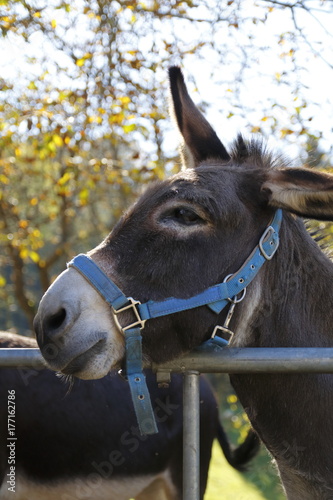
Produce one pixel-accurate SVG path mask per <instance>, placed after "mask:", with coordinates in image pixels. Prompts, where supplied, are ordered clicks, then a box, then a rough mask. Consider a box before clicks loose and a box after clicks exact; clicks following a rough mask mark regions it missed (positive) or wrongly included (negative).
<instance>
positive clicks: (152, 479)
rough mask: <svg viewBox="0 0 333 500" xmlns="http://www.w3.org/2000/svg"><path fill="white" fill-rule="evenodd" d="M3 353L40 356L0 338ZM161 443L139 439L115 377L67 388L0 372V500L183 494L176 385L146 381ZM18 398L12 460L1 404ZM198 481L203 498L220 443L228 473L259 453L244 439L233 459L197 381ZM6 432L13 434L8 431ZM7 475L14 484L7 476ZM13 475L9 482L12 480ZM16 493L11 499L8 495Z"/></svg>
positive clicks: (18, 372)
mask: <svg viewBox="0 0 333 500" xmlns="http://www.w3.org/2000/svg"><path fill="white" fill-rule="evenodd" d="M0 347H1V348H12V347H20V348H24V347H25V348H27V347H37V344H36V341H35V340H34V339H30V338H27V337H21V336H19V335H15V334H10V333H5V332H0ZM146 376H147V381H148V385H149V389H150V392H151V395H152V399H153V401H154V408H155V412H156V417H157V420H158V422H159V433H158V434H157V435H155V436H149V437H148V436H141V435H140V433H139V432H138V427H137V424H136V420H135V416H134V415H133V408H132V403H131V399H130V394H129V389H128V384H127V383H126V381H125V380H124V379H123V378H121V377H119V376H118V375H116V374H115V373H114V372H112V373H111V376H110V375H108V376H106V377H104V378H102V379H100V380H95V381H89V380H88V381H77V382H75V383H74V384H73V387H72V389H71V391H70V393H69V394H66V392H67V387H66V385H65V384H64V383H63V381H62V380H60V379H59V377H56V375H55V374H54V373H52V372H51V371H50V370H47V369H42V370H33V369H21V368H19V369H17V368H15V369H14V368H2V369H1V370H0V402H1V405H0V498H1V499H2V500H5V499H7V498H8V499H10V498H15V500H39V499H41V500H87V499H93V500H128V499H129V498H132V497H133V496H135V498H136V499H137V500H162V499H163V500H169V499H173V498H181V489H182V398H181V394H182V377H181V376H180V375H176V376H173V377H172V381H171V384H170V387H169V388H168V389H167V388H158V387H157V384H156V381H154V374H153V373H151V372H147V373H146ZM9 391H10V394H11V393H12V391H15V399H14V406H13V407H14V409H15V416H13V421H14V424H13V425H14V426H15V437H16V440H15V442H14V441H13V443H14V444H15V447H16V453H15V450H14V449H13V453H12V454H11V455H9V451H10V450H9V448H8V446H7V445H8V443H10V442H11V441H10V439H9V440H8V439H7V437H8V407H7V400H8V401H12V399H8V394H9ZM200 403H201V404H200V418H201V421H202V431H201V436H200V437H201V449H202V453H201V456H200V471H201V478H200V479H201V497H202V498H203V495H204V492H205V489H206V484H207V477H208V468H209V462H210V457H211V448H212V443H213V440H214V438H217V439H218V441H219V443H220V445H221V447H222V449H223V451H224V454H225V456H226V458H227V460H228V461H229V463H230V464H231V465H232V466H233V467H235V468H236V469H238V470H243V468H244V465H245V463H247V462H248V460H250V458H252V456H253V455H254V454H255V453H256V451H257V450H258V446H259V441H258V439H257V437H256V435H255V434H253V433H250V434H249V435H248V437H247V438H246V439H245V441H244V443H242V444H241V445H240V446H239V447H238V448H236V449H235V450H231V448H230V446H229V442H228V439H227V437H226V435H225V433H224V430H223V428H222V426H221V424H220V422H219V418H218V409H217V403H216V400H215V397H214V395H213V392H212V389H211V387H210V385H209V383H208V381H207V380H206V379H205V378H203V377H201V379H200ZM11 428H12V427H11ZM11 466H12V467H14V470H15V474H14V477H12V476H11V474H10V472H11V469H10V467H11ZM12 475H13V474H12ZM14 491H15V493H14Z"/></svg>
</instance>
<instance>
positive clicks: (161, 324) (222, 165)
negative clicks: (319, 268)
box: [35, 67, 333, 378]
mask: <svg viewBox="0 0 333 500" xmlns="http://www.w3.org/2000/svg"><path fill="white" fill-rule="evenodd" d="M170 86H171V95H172V102H173V108H174V114H175V117H176V121H177V124H178V128H179V130H180V132H181V135H182V137H183V141H184V146H183V149H182V157H183V162H184V166H185V167H186V168H185V169H184V170H183V171H182V172H181V173H179V174H177V175H175V176H173V177H171V178H169V179H167V180H165V181H163V182H158V183H156V184H154V185H152V186H151V187H149V188H148V189H147V191H146V192H145V194H144V195H143V196H142V197H141V198H140V199H139V200H138V201H137V202H136V204H135V205H133V206H132V207H131V208H130V209H129V211H128V212H127V213H126V214H125V215H124V216H123V217H122V218H121V220H120V221H119V222H118V224H117V225H116V227H115V228H114V229H113V231H112V232H111V233H110V235H109V236H108V237H107V238H106V239H105V240H104V241H103V242H102V243H101V244H100V245H99V246H98V247H96V248H95V249H93V250H91V251H90V252H89V256H90V258H91V259H92V260H93V261H94V262H95V263H96V264H97V265H98V266H99V267H100V268H101V269H102V270H103V271H104V273H105V274H106V275H107V276H109V277H110V278H111V279H112V280H113V281H114V283H116V284H117V285H118V287H119V288H120V289H121V290H122V291H123V292H124V293H125V294H126V295H127V296H130V297H133V298H135V299H136V300H139V301H141V302H145V301H147V300H149V299H151V300H155V301H160V300H163V299H165V298H167V297H178V298H188V297H191V296H193V295H195V294H197V293H200V292H201V291H203V290H204V289H206V288H207V287H209V286H211V285H214V284H216V283H220V282H221V281H223V279H224V278H225V277H226V276H227V275H229V274H232V273H235V272H236V271H237V270H238V269H239V267H240V266H241V265H242V264H243V262H244V261H245V259H246V258H247V257H248V256H249V254H250V253H251V251H252V250H253V248H254V247H255V246H256V245H257V244H258V241H259V239H260V237H261V235H262V233H263V231H264V230H265V228H266V227H267V225H268V224H269V222H270V220H271V219H272V216H273V214H274V212H275V208H276V207H280V208H283V209H285V210H287V211H290V212H293V213H296V214H300V215H304V216H309V217H317V218H322V219H325V218H330V217H331V216H332V208H331V207H330V205H331V200H332V199H333V178H332V177H329V176H328V175H324V174H319V173H314V172H312V171H308V170H305V169H289V168H287V166H286V164H285V163H284V162H283V160H282V158H281V157H274V156H273V155H271V154H270V153H268V152H267V150H266V149H265V147H264V146H263V145H262V143H261V142H260V141H254V140H252V141H250V142H248V143H246V142H245V141H244V140H243V138H242V137H241V136H239V137H238V138H237V140H236V141H235V143H234V145H233V146H232V148H231V150H230V152H229V153H228V152H227V150H226V148H225V147H224V146H223V144H222V143H221V141H220V140H219V138H218V137H217V135H216V133H215V132H214V130H213V129H212V127H211V126H210V125H209V123H208V122H207V121H206V119H205V118H204V117H203V116H202V114H201V113H200V111H199V110H198V109H197V107H196V106H195V105H194V103H193V102H192V100H191V98H190V97H189V95H188V92H187V89H186V86H185V83H184V79H183V76H182V73H181V71H180V69H179V68H177V67H173V68H171V69H170ZM284 224H286V222H285V221H284ZM270 265H271V263H269V264H267V266H270ZM260 273H261V271H260ZM260 273H259V275H258V277H257V278H256V279H255V280H254V282H253V283H252V284H251V286H250V287H249V291H248V296H247V298H246V300H244V301H243V303H242V305H241V306H242V307H241V308H240V309H239V312H238V313H237V314H236V315H235V318H234V325H233V329H234V330H235V331H236V332H237V331H238V330H241V329H242V328H243V326H242V319H243V320H244V319H249V318H250V317H251V315H252V314H253V311H254V309H255V307H257V306H258V293H259V292H258V287H259V283H260ZM123 314H124V315H125V316H126V313H123ZM224 316H225V312H222V313H221V317H217V316H216V314H215V313H214V312H212V311H211V310H210V309H209V308H208V307H206V306H201V307H198V308H196V309H192V310H190V311H183V312H178V313H174V314H171V315H169V316H164V317H161V318H156V319H152V320H149V321H147V323H146V325H145V328H144V329H143V331H142V337H143V353H144V356H145V357H146V359H147V360H149V359H150V360H153V361H155V362H162V361H166V360H168V359H171V358H173V357H175V356H178V355H180V354H182V353H184V352H186V351H189V350H190V349H192V348H193V347H194V346H196V345H198V344H200V343H201V342H202V341H203V340H205V339H207V338H209V336H210V335H211V332H212V330H213V328H214V327H215V325H216V324H221V321H222V322H223V319H224ZM35 330H36V334H37V340H38V343H39V346H40V348H41V350H42V353H43V355H44V357H45V358H46V360H47V361H48V363H49V365H50V366H51V367H52V368H53V369H56V370H60V371H62V372H63V373H65V374H74V375H76V376H78V377H81V378H98V377H102V376H104V375H105V374H106V373H107V372H108V371H109V370H110V368H113V367H115V366H117V365H119V364H120V363H121V361H122V359H123V356H124V339H123V335H122V333H121V332H120V331H119V329H118V328H117V326H116V324H115V321H114V318H113V314H112V311H111V308H110V307H109V306H108V305H107V303H106V302H105V301H104V299H103V298H102V297H101V296H100V295H99V293H98V292H97V291H96V290H95V289H94V288H92V287H91V286H90V284H89V283H88V282H87V281H86V280H85V279H84V277H83V276H81V274H80V273H79V272H77V270H75V269H73V268H69V269H67V270H66V271H64V272H63V273H62V274H61V275H60V276H59V277H58V278H57V280H56V281H55V282H54V283H53V285H52V286H51V287H50V288H49V290H48V291H47V292H46V294H45V295H44V297H43V298H42V300H41V302H40V306H39V310H38V313H37V316H36V318H35ZM237 342H238V344H240V345H242V343H243V344H244V342H245V340H244V339H243V337H242V332H241V331H240V332H239V336H237Z"/></svg>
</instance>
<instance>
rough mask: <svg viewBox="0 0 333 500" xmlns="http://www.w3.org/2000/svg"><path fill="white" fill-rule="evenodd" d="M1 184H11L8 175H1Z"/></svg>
mask: <svg viewBox="0 0 333 500" xmlns="http://www.w3.org/2000/svg"><path fill="white" fill-rule="evenodd" d="M0 184H9V179H8V177H7V176H6V175H4V174H0Z"/></svg>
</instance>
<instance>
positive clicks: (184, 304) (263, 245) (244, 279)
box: [68, 209, 282, 434]
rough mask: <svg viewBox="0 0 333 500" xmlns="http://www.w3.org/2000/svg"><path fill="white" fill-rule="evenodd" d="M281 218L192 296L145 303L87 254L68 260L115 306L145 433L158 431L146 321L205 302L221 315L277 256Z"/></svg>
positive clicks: (139, 417)
mask: <svg viewBox="0 0 333 500" xmlns="http://www.w3.org/2000/svg"><path fill="white" fill-rule="evenodd" d="M281 221H282V210H281V209H278V210H277V211H276V212H275V215H274V218H273V219H272V221H271V223H270V225H269V226H268V227H267V228H266V229H265V231H264V233H263V235H262V236H261V238H260V241H259V244H258V245H257V246H256V247H255V249H254V250H253V252H252V253H251V255H250V256H249V257H248V259H247V260H246V261H245V262H244V264H243V265H242V267H241V268H240V269H239V270H238V271H237V272H236V273H235V274H233V275H232V277H231V278H230V279H227V280H225V281H224V282H223V283H219V284H217V285H214V286H212V287H209V288H207V289H206V290H204V291H203V292H201V293H199V294H197V295H194V296H193V297H190V298H188V299H179V298H175V297H170V298H168V299H165V300H163V301H154V300H149V301H148V302H145V303H144V304H141V303H140V302H139V301H136V300H134V299H132V298H131V297H126V295H124V294H123V292H122V291H121V290H120V289H119V288H118V287H117V285H116V284H115V283H114V282H113V281H112V280H110V279H109V278H108V277H107V276H106V275H105V274H104V272H103V271H102V270H101V269H100V268H99V267H98V266H97V264H95V262H94V261H93V260H92V259H90V258H89V257H87V256H86V255H83V254H80V255H77V256H76V257H74V259H73V260H72V261H71V262H69V263H68V267H74V268H75V269H76V270H77V271H79V272H80V273H81V274H82V276H83V277H84V278H85V279H86V280H87V281H88V282H89V283H90V284H91V285H92V286H93V287H94V288H95V289H96V290H97V291H98V292H99V293H100V294H101V296H102V297H103V298H104V300H105V301H106V302H107V303H108V304H109V305H110V306H111V307H112V311H113V314H114V319H115V322H116V324H117V326H118V328H119V330H120V331H122V332H123V334H124V336H125V349H126V353H125V358H126V374H127V377H128V381H129V385H130V390H131V395H132V400H133V403H134V409H135V412H136V416H137V420H138V423H139V428H140V432H141V433H142V434H154V433H156V432H157V426H156V422H155V417H154V413H153V410H152V406H151V401H150V396H149V391H148V388H147V385H146V380H145V376H144V374H143V371H142V347H141V342H142V337H141V330H142V329H143V328H144V326H145V323H146V321H147V320H149V319H152V318H158V317H161V316H166V315H169V314H173V313H176V312H180V311H185V310H189V309H194V308H196V307H200V306H205V305H206V306H208V307H209V308H210V309H211V310H212V311H213V312H214V313H216V314H219V313H220V312H221V311H222V310H223V309H224V308H225V307H226V306H227V305H228V304H229V303H230V299H232V298H233V297H236V296H237V295H238V294H239V293H240V292H242V291H243V290H245V289H246V287H247V286H248V284H249V283H251V281H252V280H253V279H254V277H255V276H256V275H257V273H258V271H259V269H260V268H261V267H262V266H263V264H264V263H265V262H266V261H269V260H271V259H272V258H273V256H274V254H275V252H276V250H277V248H278V246H279V230H280V227H281ZM128 310H132V312H133V314H134V322H133V323H131V324H130V325H127V326H122V325H121V324H120V322H119V320H118V314H119V313H121V312H124V311H128ZM222 329H223V327H222ZM212 342H216V343H219V344H221V342H222V339H221V340H218V338H215V339H212Z"/></svg>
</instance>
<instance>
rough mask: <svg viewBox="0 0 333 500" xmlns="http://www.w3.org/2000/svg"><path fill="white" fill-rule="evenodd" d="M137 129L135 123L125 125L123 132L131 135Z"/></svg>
mask: <svg viewBox="0 0 333 500" xmlns="http://www.w3.org/2000/svg"><path fill="white" fill-rule="evenodd" d="M135 129H136V125H135V123H131V124H130V125H124V126H123V131H124V132H125V134H129V133H130V132H133V130H135Z"/></svg>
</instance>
